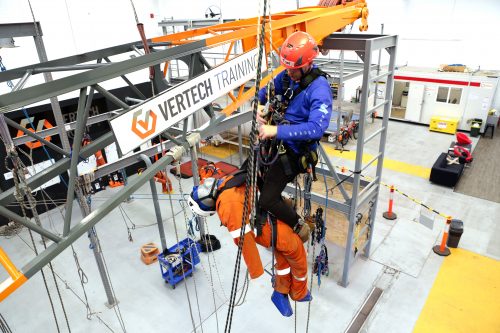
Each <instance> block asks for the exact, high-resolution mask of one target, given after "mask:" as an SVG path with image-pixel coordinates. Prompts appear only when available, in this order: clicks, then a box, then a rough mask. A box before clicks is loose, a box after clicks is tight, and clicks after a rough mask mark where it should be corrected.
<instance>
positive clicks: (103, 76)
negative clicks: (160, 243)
mask: <svg viewBox="0 0 500 333" xmlns="http://www.w3.org/2000/svg"><path fill="white" fill-rule="evenodd" d="M335 3H336V2H335ZM367 17H368V8H367V5H366V2H365V1H364V0H352V1H348V2H345V1H343V3H342V4H340V5H336V6H333V7H322V6H317V7H306V8H301V9H297V10H293V11H286V12H282V13H278V14H273V15H270V17H267V16H266V17H264V18H262V17H261V18H259V17H256V18H251V19H243V20H239V21H236V22H228V23H223V24H218V25H214V26H210V27H206V28H200V29H194V30H189V31H184V32H179V33H174V34H169V35H166V36H160V37H156V38H151V39H149V40H148V41H147V42H148V47H152V48H156V47H158V46H166V49H162V50H155V52H151V53H150V54H145V55H143V56H140V57H136V58H134V59H129V60H124V61H120V62H113V63H101V61H102V60H103V59H104V60H106V61H109V59H108V57H110V56H114V55H117V54H121V53H128V52H131V51H133V50H136V49H137V47H140V42H134V43H129V44H124V45H119V46H116V47H111V48H107V49H102V50H97V51H92V52H88V53H85V54H80V55H75V56H70V57H66V58H61V59H57V60H52V61H46V62H42V63H40V64H34V65H30V66H25V67H21V68H16V69H13V70H9V71H6V72H2V73H0V82H5V81H8V80H14V79H21V80H20V81H22V84H20V85H19V86H18V87H17V89H16V90H15V91H13V92H11V93H8V94H4V95H1V96H0V113H5V112H8V111H12V110H16V109H18V108H20V107H24V106H26V105H30V104H32V103H36V102H40V101H43V100H45V99H47V98H51V97H56V96H60V95H62V94H65V93H68V92H72V91H78V90H79V91H80V102H79V103H78V105H79V106H78V113H81V114H84V113H85V112H88V110H86V108H85V104H86V103H85V102H86V100H87V99H90V98H91V97H88V96H91V95H92V93H89V95H87V88H88V87H91V91H93V90H94V89H95V90H98V91H99V92H100V93H101V94H102V95H104V96H105V97H106V98H107V99H109V100H110V101H112V102H113V103H114V104H116V105H118V106H119V107H120V109H119V110H117V111H113V112H112V113H111V112H110V115H109V116H110V117H111V116H112V115H115V114H117V113H118V114H120V113H121V114H123V113H127V112H133V110H134V109H133V108H130V107H129V106H128V105H127V104H126V103H125V102H123V101H121V100H119V99H118V98H116V97H115V96H113V95H112V94H110V93H109V92H107V91H106V90H105V89H104V88H102V87H101V86H100V85H99V83H101V82H103V81H106V80H109V79H112V78H117V77H123V78H124V79H125V75H126V74H128V73H131V72H135V71H137V70H140V69H145V68H148V67H150V66H154V67H155V73H156V74H157V75H156V77H155V79H154V84H155V88H156V90H155V91H156V92H157V93H158V92H161V91H163V90H166V89H168V88H170V85H169V84H168V83H167V82H166V81H165V79H164V77H163V76H162V75H158V74H160V73H162V72H163V71H162V70H160V64H162V63H166V62H169V61H171V60H174V59H179V58H184V59H187V60H189V61H190V62H189V61H188V62H187V64H188V66H189V69H190V77H194V76H196V75H197V74H200V73H202V72H204V71H206V70H207V69H209V68H210V66H209V65H208V63H207V62H206V60H205V59H204V58H203V56H202V54H201V52H202V51H204V50H207V49H210V48H213V47H217V46H222V45H227V44H229V46H230V47H229V50H228V53H227V54H226V57H225V61H228V60H229V58H230V56H231V51H230V50H231V49H233V48H234V45H235V43H236V42H237V41H240V42H241V45H242V48H243V52H247V51H249V50H251V49H253V48H255V47H256V46H257V36H258V29H257V24H258V22H259V20H262V19H264V20H265V31H266V33H265V51H266V54H268V53H269V52H270V51H271V50H274V51H276V52H278V48H279V46H280V45H281V44H282V42H283V41H284V40H285V39H286V38H287V36H288V35H290V34H291V33H293V32H294V31H297V30H301V31H306V32H308V33H310V34H311V35H312V36H313V37H314V38H315V39H316V40H317V41H319V44H320V45H321V41H322V40H323V39H324V38H325V37H327V36H328V35H330V34H331V33H332V32H335V31H338V30H341V29H342V28H343V27H345V26H347V25H349V24H352V23H353V22H354V21H356V20H357V19H361V25H360V30H362V31H365V30H367V28H368V24H367ZM33 36H35V35H33ZM38 37H40V36H38ZM271 40H272V43H271ZM186 57H187V58H186ZM92 61H96V64H94V65H80V64H83V63H88V62H92ZM65 70H85V71H84V72H82V73H78V74H74V75H71V76H67V77H64V78H61V79H57V80H53V81H49V82H46V83H43V84H39V85H35V86H31V87H27V88H23V86H24V84H25V83H26V82H27V81H28V78H29V77H30V76H31V75H32V74H35V73H47V72H54V71H65ZM281 70H283V68H282V67H278V68H276V69H275V70H274V72H273V73H272V75H269V74H268V75H266V76H265V77H264V78H263V80H262V81H261V83H262V85H265V84H266V83H267V82H268V81H269V80H270V79H271V77H273V76H274V75H276V74H277V73H279V72H280V71H281ZM126 81H127V80H126ZM127 83H129V85H131V84H130V82H129V81H127ZM244 87H245V85H242V86H241V87H240V88H239V90H238V92H237V93H236V94H235V95H233V94H230V96H231V99H232V103H231V104H229V105H228V106H226V107H225V108H224V110H223V113H224V114H225V115H226V116H228V115H230V114H232V113H233V112H234V111H235V110H236V109H237V108H238V107H240V106H241V105H242V104H243V103H244V102H245V101H248V100H249V99H250V98H251V97H252V96H253V95H254V93H255V89H256V87H251V88H250V89H248V90H246V91H245V90H244ZM133 88H134V87H132V89H133ZM153 98H155V97H153ZM54 112H59V111H54ZM212 115H213V113H212ZM100 119H102V118H100ZM108 119H109V118H108ZM248 119H249V117H247V116H245V115H243V117H241V118H239V119H236V120H234V119H233V120H227V121H225V122H220V121H219V122H216V123H215V124H214V125H213V126H212V125H210V126H208V127H206V128H204V129H203V130H201V131H200V132H198V133H195V134H189V135H187V134H188V133H186V126H185V128H184V130H183V133H182V135H180V136H178V138H177V140H180V141H183V142H184V143H186V144H185V145H179V146H176V145H175V143H173V142H172V141H170V142H167V143H164V147H165V148H166V149H168V148H172V152H171V153H169V154H166V155H165V156H163V157H162V158H160V159H159V160H158V161H156V162H155V163H154V164H153V165H151V166H150V167H148V168H147V170H146V171H144V172H143V173H142V174H141V175H138V176H137V177H135V178H134V179H133V180H132V181H130V183H129V184H128V185H127V186H125V187H124V188H123V189H121V190H120V191H119V192H117V193H116V194H115V195H114V196H113V197H112V198H110V199H108V200H107V201H106V202H105V203H103V204H102V205H101V206H100V207H98V208H97V209H95V210H94V211H93V212H92V213H91V214H89V215H87V216H85V217H84V218H83V219H82V220H81V221H80V222H79V223H73V226H71V219H66V218H65V226H64V230H65V233H64V234H63V236H62V237H59V236H57V235H55V234H53V233H52V232H51V231H49V230H47V229H45V228H43V226H38V225H36V224H35V223H33V222H32V221H30V220H29V219H27V218H26V217H22V216H20V215H17V214H16V213H14V212H12V211H10V210H9V209H8V208H7V205H8V204H9V203H10V202H12V201H13V200H14V199H15V198H14V193H15V189H14V188H12V189H9V190H7V191H4V192H3V193H0V214H1V215H3V216H5V217H7V218H8V219H10V220H13V221H16V222H18V223H21V224H23V225H24V226H26V227H28V228H29V229H31V230H32V231H34V232H36V233H38V234H40V235H42V236H44V237H47V238H48V239H50V240H52V241H53V244H52V245H50V246H49V247H48V248H47V249H46V250H44V251H42V252H40V253H39V254H38V256H36V257H35V258H33V259H32V260H30V261H29V262H28V263H25V264H24V266H23V267H22V268H20V269H19V268H17V266H16V265H15V264H14V263H12V261H11V260H10V259H9V256H8V255H7V254H6V253H5V252H4V251H3V250H2V249H1V248H0V263H1V264H2V265H3V266H4V268H5V269H6V271H7V273H8V274H9V276H10V277H9V278H8V279H7V280H5V281H4V282H3V283H2V284H0V301H1V300H3V299H5V298H6V297H7V296H8V295H9V294H11V293H12V292H14V291H15V290H16V289H17V288H19V287H20V286H21V285H22V284H23V283H24V282H26V281H27V279H30V278H31V277H33V276H34V275H35V274H36V273H37V272H39V271H40V270H41V269H42V268H43V267H44V266H45V265H47V264H48V263H49V262H50V261H51V260H53V259H54V258H55V257H56V256H58V255H59V254H60V253H61V252H62V251H63V250H65V249H66V248H67V247H69V246H70V245H71V244H72V243H73V242H74V241H76V240H77V239H78V238H79V237H81V236H82V235H83V234H85V233H86V232H87V231H88V230H89V229H90V228H92V227H93V226H94V225H95V224H96V223H98V222H99V221H100V220H101V219H102V218H103V217H105V216H106V215H107V214H108V213H109V212H111V211H112V210H113V209H114V208H116V207H117V206H118V205H119V204H120V203H121V202H122V201H123V200H125V199H126V198H127V197H129V196H130V195H131V194H132V193H133V192H135V191H136V190H137V189H138V188H139V187H140V186H141V185H142V184H144V183H145V182H147V181H149V180H150V179H151V178H152V177H154V175H155V174H156V173H157V172H158V171H160V170H161V169H163V168H165V167H166V166H167V165H168V164H170V163H172V162H173V161H174V160H176V159H179V158H180V156H182V153H183V152H184V151H185V149H186V148H185V147H187V146H190V147H192V146H193V145H195V144H196V143H197V142H198V141H199V139H200V137H203V136H208V135H211V134H213V133H216V132H217V131H220V130H222V129H224V128H230V127H234V126H236V125H238V124H241V122H243V121H248ZM238 121H239V122H240V123H236V122H238ZM86 125H87V117H85V116H81V117H79V118H78V121H77V122H76V124H73V125H72V127H71V129H73V128H74V130H75V136H76V137H78V134H82V132H83V131H84V129H85V127H86ZM2 126H4V129H6V124H5V123H3V124H2ZM48 132H51V133H52V135H53V134H55V133H58V134H59V135H61V136H65V135H66V129H65V126H64V125H63V124H58V126H57V127H54V128H53V129H50V130H45V131H41V132H39V133H26V134H27V135H29V136H31V140H39V139H40V137H45V136H47V133H48ZM2 136H3V139H4V141H5V140H7V141H9V144H10V145H12V146H11V147H13V146H14V144H13V141H12V139H11V138H10V137H9V138H7V137H6V136H8V130H7V131H4V132H3V135H2ZM177 140H175V141H177ZM7 141H6V142H7ZM113 142H114V138H113V135H112V133H107V134H105V135H103V136H101V137H100V138H98V139H96V140H95V141H94V142H93V143H91V144H89V145H87V146H86V147H84V148H82V149H81V151H80V147H79V145H80V142H77V141H75V142H74V143H73V147H72V151H73V152H80V153H79V154H73V155H71V154H70V153H69V152H66V153H67V154H63V155H65V156H66V157H63V158H61V159H60V160H58V161H57V162H56V163H55V164H53V165H52V166H51V167H49V168H47V169H46V170H44V171H43V172H41V173H39V174H37V175H35V176H33V177H31V178H29V179H27V180H26V184H27V186H29V187H30V188H37V187H38V186H40V185H43V184H44V183H45V182H46V181H48V180H50V179H52V178H53V177H55V176H58V175H59V174H62V173H65V172H67V171H68V169H69V170H70V180H69V181H70V182H73V183H74V182H75V169H74V168H75V165H76V164H75V163H74V162H75V160H77V159H78V158H79V157H80V158H86V157H88V156H90V155H93V154H94V153H95V152H97V151H98V150H100V149H103V148H104V147H105V146H107V145H109V144H111V143H113ZM49 148H50V146H49ZM158 148H159V147H158V146H157V145H155V146H153V147H151V148H148V149H146V150H143V151H141V152H138V153H135V154H133V155H131V156H128V157H126V158H122V159H121V160H119V161H118V162H116V163H115V164H110V165H106V166H103V167H101V168H99V169H98V170H97V171H96V178H97V176H98V174H100V175H103V174H105V173H110V172H112V171H115V170H118V169H120V168H123V167H124V165H126V164H127V163H128V164H132V163H135V162H136V161H137V159H138V156H139V155H140V154H145V155H146V156H152V155H154V154H156V153H157V152H158ZM59 149H61V148H59ZM78 155H79V156H78ZM68 198H69V200H68V202H67V204H72V203H73V198H74V196H73V193H68Z"/></svg>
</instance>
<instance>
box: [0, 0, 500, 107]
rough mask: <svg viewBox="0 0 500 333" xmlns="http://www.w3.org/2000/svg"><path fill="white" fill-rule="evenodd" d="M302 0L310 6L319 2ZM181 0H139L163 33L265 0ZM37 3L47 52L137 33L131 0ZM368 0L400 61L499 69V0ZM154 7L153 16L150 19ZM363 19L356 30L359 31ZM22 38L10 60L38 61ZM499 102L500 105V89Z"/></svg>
mask: <svg viewBox="0 0 500 333" xmlns="http://www.w3.org/2000/svg"><path fill="white" fill-rule="evenodd" d="M299 2H300V6H309V5H314V4H316V3H317V2H318V1H310V0H308V1H306V0H301V1H299ZM180 3H181V2H180V1H178V0H162V1H160V0H143V1H139V0H135V1H134V4H135V6H136V10H137V14H138V17H139V21H140V22H142V23H144V24H145V29H146V34H147V36H148V37H154V36H157V35H160V34H161V29H160V28H159V27H158V26H157V22H158V21H160V20H161V19H163V18H166V17H174V18H177V19H189V18H193V19H196V18H203V17H204V13H205V11H206V9H207V8H208V6H210V5H215V6H218V7H220V8H221V9H222V13H223V16H224V17H225V18H245V17H254V16H256V15H257V14H258V12H259V9H258V6H259V3H260V1H258V0H246V1H234V0H218V1H217V0H216V1H210V0H209V1H206V0H185V1H183V2H182V4H183V5H180ZM31 4H32V6H33V11H34V15H35V18H36V19H37V20H39V21H40V22H41V25H42V29H43V34H44V36H43V37H44V42H45V47H46V50H47V55H48V57H49V59H57V58H61V57H65V56H69V55H74V54H78V53H82V52H88V51H91V50H95V49H100V48H104V47H109V46H113V45H119V44H122V43H127V42H132V41H137V40H139V35H138V32H137V29H136V26H135V18H134V14H133V11H132V7H131V4H130V0H100V1H97V0H87V1H81V0H51V1H46V0H31ZM296 4H297V1H296V0H279V1H273V2H272V3H271V7H272V8H271V9H272V12H279V11H284V10H290V9H295V8H296ZM368 6H369V9H370V15H369V31H368V32H369V33H379V32H380V27H381V24H382V23H383V24H384V25H385V28H384V32H385V33H388V34H398V35H399V36H400V44H399V49H398V55H397V64H398V65H405V64H408V65H412V66H427V67H429V66H430V67H438V66H439V65H440V64H444V63H464V64H466V65H467V66H469V67H470V68H472V69H476V68H477V67H479V66H481V68H482V69H500V64H499V62H498V60H497V59H498V54H500V46H499V45H498V44H499V43H497V36H496V34H497V32H498V31H500V20H498V17H500V1H498V0H476V1H471V0H439V1H435V0H385V1H375V0H371V1H370V0H369V1H368ZM150 13H152V14H154V18H150ZM0 22H2V23H11V22H32V17H31V13H30V10H29V7H28V2H27V1H6V0H2V1H0ZM357 25H358V24H355V27H354V28H353V29H352V31H353V32H357V28H356V27H357ZM16 44H17V45H19V46H20V47H19V48H15V49H4V48H2V49H0V56H2V59H3V62H4V64H5V66H7V67H8V68H15V67H20V66H24V65H28V64H31V63H36V62H38V58H37V54H36V51H35V47H34V43H33V40H32V39H31V38H16ZM336 56H337V55H335V54H333V57H336ZM354 57H355V56H354V55H351V58H354ZM347 58H348V57H347ZM59 75H60V74H57V75H55V77H58V76H59ZM142 75H143V76H144V79H142ZM137 80H139V81H145V80H147V73H146V72H145V71H144V73H143V74H141V77H138V78H137ZM30 82H31V81H30ZM353 86H357V85H353ZM354 88H355V87H354ZM8 91H9V89H8V88H6V87H5V84H1V85H0V94H3V93H6V92H8ZM352 94H354V92H349V91H346V94H345V97H346V99H349V98H350V96H351V95H352ZM495 105H496V106H497V107H499V108H500V91H499V92H497V98H496V102H495Z"/></svg>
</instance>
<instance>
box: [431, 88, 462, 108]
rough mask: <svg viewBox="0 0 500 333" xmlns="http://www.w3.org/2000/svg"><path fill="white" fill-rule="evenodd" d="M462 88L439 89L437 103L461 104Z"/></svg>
mask: <svg viewBox="0 0 500 333" xmlns="http://www.w3.org/2000/svg"><path fill="white" fill-rule="evenodd" d="M461 97H462V88H449V87H439V88H438V93H437V97H436V102H442V103H449V104H460V98H461Z"/></svg>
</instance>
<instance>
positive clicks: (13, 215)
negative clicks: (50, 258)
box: [0, 206, 61, 243]
mask: <svg viewBox="0 0 500 333" xmlns="http://www.w3.org/2000/svg"><path fill="white" fill-rule="evenodd" d="M0 215H2V216H5V217H6V218H8V219H9V220H12V221H14V222H17V223H19V224H22V225H24V226H25V227H26V228H28V229H31V230H33V231H34V232H36V233H38V234H40V235H42V236H45V237H47V238H48V239H50V240H52V241H54V242H56V243H59V242H60V241H61V237H59V236H56V235H54V234H53V233H51V232H50V231H48V230H46V229H44V228H42V227H40V226H38V225H36V224H35V223H33V222H31V221H30V220H28V219H27V218H25V217H22V216H20V215H18V214H16V213H14V212H13V211H11V210H10V209H7V208H5V207H4V206H0Z"/></svg>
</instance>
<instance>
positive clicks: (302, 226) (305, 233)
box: [293, 221, 311, 243]
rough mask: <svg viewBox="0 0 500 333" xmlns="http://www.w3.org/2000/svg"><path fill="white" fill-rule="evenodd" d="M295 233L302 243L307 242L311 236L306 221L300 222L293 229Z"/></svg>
mask: <svg viewBox="0 0 500 333" xmlns="http://www.w3.org/2000/svg"><path fill="white" fill-rule="evenodd" d="M293 231H294V232H295V233H296V234H297V235H299V237H300V239H301V240H302V243H305V242H307V241H308V240H309V237H310V236H311V229H310V228H309V225H308V224H307V223H304V221H299V223H298V224H297V225H296V226H295V228H293Z"/></svg>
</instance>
